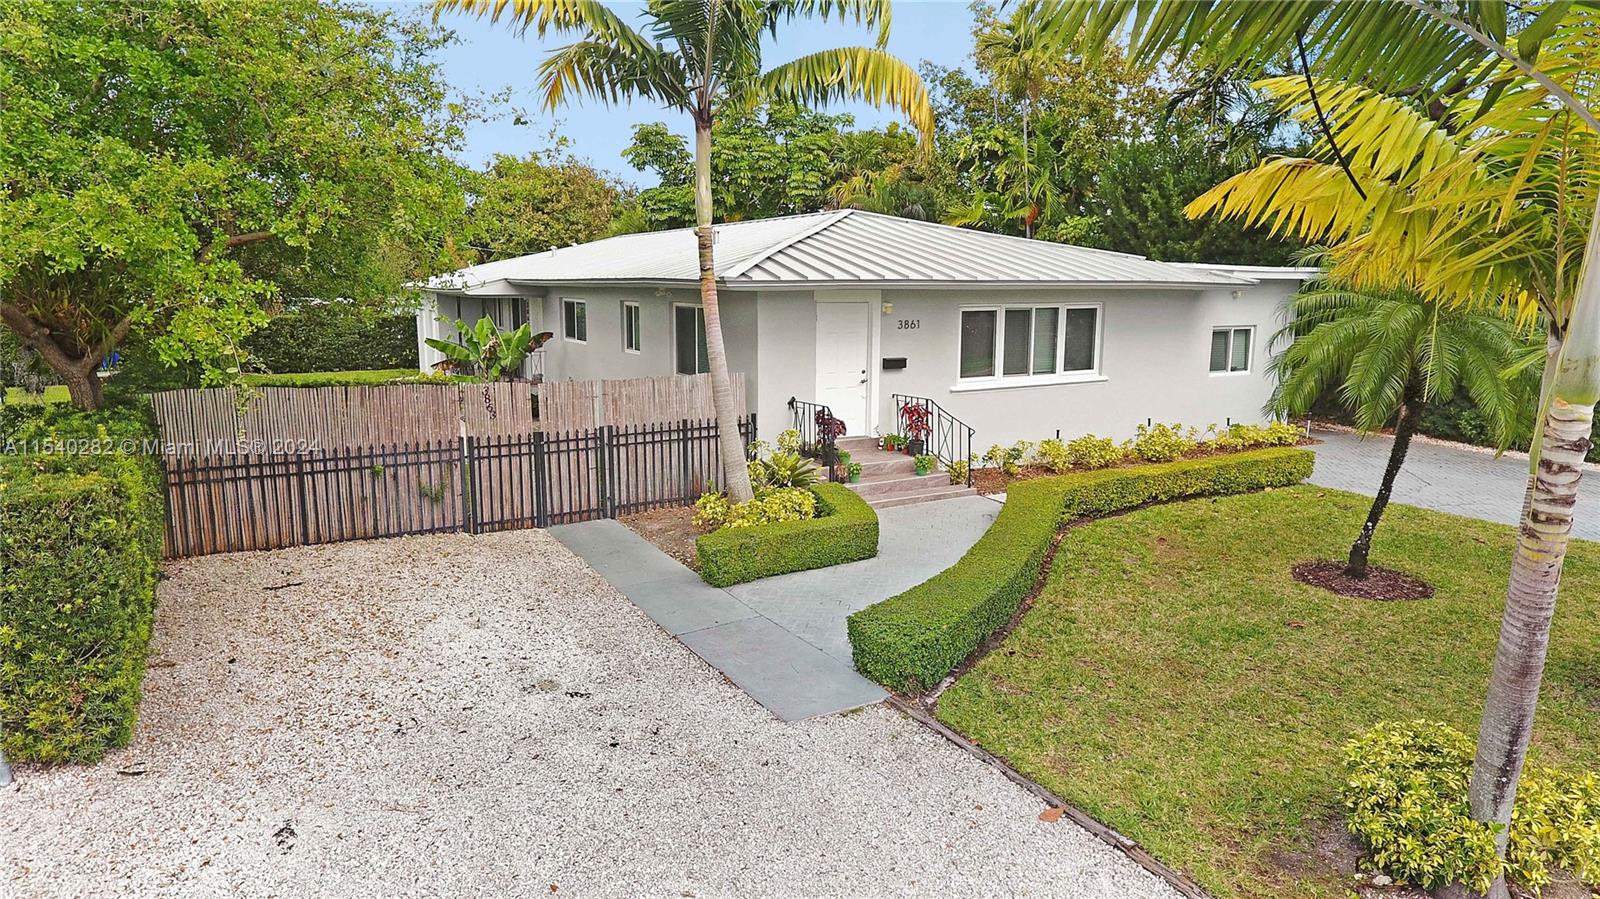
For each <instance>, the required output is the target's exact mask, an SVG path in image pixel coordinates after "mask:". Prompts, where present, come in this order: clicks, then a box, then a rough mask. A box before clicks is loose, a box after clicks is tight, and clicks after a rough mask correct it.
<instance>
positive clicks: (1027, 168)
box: [975, 0, 1057, 237]
mask: <svg viewBox="0 0 1600 899" xmlns="http://www.w3.org/2000/svg"><path fill="white" fill-rule="evenodd" d="M1038 11H1039V7H1038V4H1037V3H1036V2H1033V0H1029V2H1025V3H1023V4H1022V5H1021V6H1019V7H1017V9H1016V11H1015V12H1013V13H1012V14H1011V18H1009V19H1007V20H1005V21H1004V22H1001V23H999V24H998V25H996V26H995V27H994V28H991V29H989V30H987V31H984V32H983V33H981V34H979V35H978V39H977V46H976V49H975V53H976V55H977V56H978V57H979V58H980V59H987V60H988V62H989V66H990V70H991V71H992V72H993V73H994V77H995V80H996V81H998V82H999V86H1000V87H1001V88H1002V89H1003V90H1004V91H1005V92H1006V93H1007V94H1009V95H1010V99H1012V100H1014V101H1017V102H1020V103H1021V104H1022V159H1021V164H1020V166H1019V167H1020V168H1021V170H1022V195H1023V197H1024V198H1025V199H1026V205H1025V207H1024V210H1023V214H1022V226H1023V233H1024V235H1025V236H1027V237H1032V236H1033V223H1034V222H1035V221H1037V220H1038V218H1039V213H1040V209H1039V205H1040V204H1039V202H1038V200H1037V199H1036V198H1035V197H1034V193H1033V153H1032V152H1031V148H1030V147H1029V140H1028V138H1029V134H1028V130H1029V125H1030V124H1031V121H1030V120H1031V119H1032V118H1033V104H1034V102H1035V101H1036V100H1037V99H1038V96H1039V92H1040V91H1041V90H1043V89H1044V79H1045V75H1046V74H1047V73H1048V71H1049V67H1050V64H1051V63H1052V62H1053V61H1054V60H1055V59H1056V58H1057V56H1056V54H1054V53H1053V52H1051V49H1050V48H1049V47H1048V46H1047V45H1046V44H1045V43H1044V42H1043V41H1042V40H1041V36H1040V33H1039V25H1040V21H1039V18H1038V15H1037V14H1038Z"/></svg>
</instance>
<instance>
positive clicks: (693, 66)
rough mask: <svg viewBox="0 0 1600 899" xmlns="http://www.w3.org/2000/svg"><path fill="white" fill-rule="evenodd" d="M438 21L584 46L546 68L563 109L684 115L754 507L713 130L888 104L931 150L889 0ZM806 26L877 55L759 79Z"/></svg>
mask: <svg viewBox="0 0 1600 899" xmlns="http://www.w3.org/2000/svg"><path fill="white" fill-rule="evenodd" d="M435 9H436V11H443V10H461V11H464V12H467V13H471V14H475V15H478V16H489V17H490V19H491V20H492V21H499V19H500V18H501V16H502V15H505V16H506V17H507V18H508V19H509V24H510V25H511V26H512V27H514V28H518V29H523V30H525V29H527V28H530V27H531V28H534V29H536V30H537V32H538V34H539V35H540V36H543V35H544V34H545V33H546V32H548V31H551V30H554V31H557V32H561V33H565V34H572V35H575V36H576V37H577V40H575V41H574V42H573V43H571V44H568V45H566V46H564V47H561V48H559V49H556V50H554V51H553V52H551V54H550V55H549V56H548V57H546V58H545V60H544V61H543V62H542V63H540V65H539V86H540V90H541V91H542V92H543V94H544V101H545V104H546V106H548V107H549V108H551V109H554V108H556V107H558V106H560V105H561V104H562V103H563V102H565V101H566V99H567V97H568V95H569V94H573V93H582V94H587V95H589V96H591V97H594V98H596V99H598V100H600V101H601V102H603V103H609V104H615V103H619V102H623V101H626V100H632V99H646V100H652V101H655V102H657V103H660V104H662V105H663V106H665V107H666V108H668V109H674V110H677V111H679V112H683V113H686V114H687V115H688V116H689V117H690V119H691V120H692V121H693V123H694V136H695V142H694V147H695V178H694V180H695V190H694V206H695V236H696V243H697V245H698V254H699V261H700V300H701V305H703V306H704V307H705V321H706V359H707V362H708V365H709V367H710V369H711V372H710V373H711V394H712V400H713V404H714V405H715V407H716V412H717V426H718V431H719V439H720V441H721V448H722V459H723V487H724V489H726V490H727V492H728V495H729V496H730V497H732V498H733V499H734V500H735V501H742V500H747V499H750V498H751V496H752V495H753V494H752V491H751V487H750V474H749V471H748V469H747V467H746V465H745V448H744V446H743V443H742V441H741V440H740V439H739V428H738V410H736V409H734V406H733V390H732V387H731V384H730V381H729V378H728V357H727V353H726V351H725V349H724V345H723V340H722V317H721V314H720V311H719V307H718V305H717V276H716V268H715V262H714V260H713V257H712V249H713V234H712V227H711V222H712V219H713V217H714V212H713V210H712V208H711V126H712V124H713V123H714V122H715V121H716V117H717V115H718V113H719V111H720V110H722V109H745V110H747V109H751V108H754V107H755V106H756V105H758V104H760V103H763V102H776V103H794V104H797V105H815V104H822V103H827V102H829V101H835V100H841V99H846V98H857V99H862V100H866V101H867V102H869V103H873V104H876V105H883V104H888V105H890V106H893V107H896V108H898V109H900V110H901V111H902V112H904V113H905V115H906V116H907V118H909V119H910V120H911V122H912V124H913V125H915V126H916V128H917V129H918V131H920V132H921V134H922V137H923V141H924V142H927V141H929V140H931V135H932V133H933V111H932V108H931V107H930V106H929V104H928V93H927V89H926V88H925V87H923V84H922V79H921V78H920V77H918V75H917V73H916V70H915V69H913V68H911V67H910V66H908V65H906V64H905V63H904V62H902V61H901V60H899V59H897V58H896V57H894V56H892V55H891V54H889V53H888V52H887V51H885V50H884V45H885V43H886V42H887V40H888V36H889V20H890V4H889V0H837V2H834V0H649V3H648V4H647V5H646V6H645V8H644V11H643V13H642V16H643V18H644V19H645V20H646V24H645V27H644V29H643V30H638V29H635V28H634V27H632V26H631V25H629V24H627V23H626V22H624V21H623V20H622V19H621V17H619V16H618V15H617V14H616V13H615V12H613V11H611V10H610V9H607V8H606V7H605V6H604V5H603V4H602V3H600V2H599V0H509V2H508V0H436V6H435ZM802 16H809V17H816V18H819V19H823V20H828V19H838V20H840V21H847V20H848V21H854V22H856V23H857V24H860V25H863V26H865V27H868V28H874V27H875V28H876V29H877V44H876V46H873V47H841V48H837V49H833V50H822V51H818V52H816V53H811V54H809V55H806V56H802V57H800V58H799V59H796V60H793V61H791V62H787V63H783V64H782V65H778V66H774V67H773V68H770V69H765V70H763V68H762V58H761V55H762V48H761V40H762V37H763V36H765V35H771V34H775V33H776V32H777V29H778V26H779V25H781V24H784V23H786V22H788V21H790V20H792V19H795V18H798V17H802Z"/></svg>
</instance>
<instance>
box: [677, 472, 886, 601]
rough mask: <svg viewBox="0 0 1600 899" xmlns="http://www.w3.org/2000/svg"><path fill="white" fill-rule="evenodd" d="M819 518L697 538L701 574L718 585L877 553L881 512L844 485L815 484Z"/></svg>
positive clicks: (732, 529) (740, 529)
mask: <svg viewBox="0 0 1600 899" xmlns="http://www.w3.org/2000/svg"><path fill="white" fill-rule="evenodd" d="M811 491H812V492H813V493H815V494H816V496H817V517H816V518H812V519H810V520H807V521H781V522H778V523H776V524H763V525H758V526H756V527H748V528H726V529H724V530H720V531H714V532H712V533H710V534H704V535H702V536H701V537H700V538H699V539H698V540H696V541H695V549H696V551H697V553H698V555H699V557H700V577H702V578H704V579H705V582H706V583H708V584H711V585H712V586H714V587H728V586H732V585H733V584H742V583H744V582H745V581H753V580H755V579H757V578H763V577H772V576H773V575H775V574H788V573H789V572H791V571H805V570H807V569H810V568H826V567H827V566H829V565H841V564H843V563H845V562H856V561H859V560H861V559H870V558H872V557H873V556H875V555H877V554H878V513H876V512H874V511H873V510H872V507H871V506H869V505H867V502H866V500H864V499H862V498H861V497H860V496H859V495H857V494H856V492H855V491H854V490H851V489H850V488H849V487H846V486H844V485H843V484H817V485H814V486H813V487H812V488H811Z"/></svg>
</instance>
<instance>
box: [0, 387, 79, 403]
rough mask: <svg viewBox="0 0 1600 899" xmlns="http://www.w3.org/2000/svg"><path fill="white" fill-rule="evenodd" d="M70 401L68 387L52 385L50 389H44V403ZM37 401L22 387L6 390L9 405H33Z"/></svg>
mask: <svg viewBox="0 0 1600 899" xmlns="http://www.w3.org/2000/svg"><path fill="white" fill-rule="evenodd" d="M68 399H69V397H68V396H67V388H66V385H63V384H51V385H50V386H49V387H46V388H45V389H44V397H43V400H44V402H47V403H65V402H67V400H68ZM37 401H38V398H36V397H35V396H34V395H33V394H31V393H28V392H27V391H24V390H23V389H22V388H21V387H7V388H6V402H8V403H32V402H37Z"/></svg>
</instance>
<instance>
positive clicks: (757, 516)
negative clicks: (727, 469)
mask: <svg viewBox="0 0 1600 899" xmlns="http://www.w3.org/2000/svg"><path fill="white" fill-rule="evenodd" d="M816 517H817V497H816V494H813V493H812V492H811V491H810V490H806V489H805V488H803V487H774V488H772V489H769V490H765V491H763V492H762V493H761V495H760V496H757V497H756V498H755V499H753V500H750V501H749V502H744V503H735V504H733V506H732V508H731V509H730V510H729V512H728V519H727V521H726V522H724V523H723V525H722V526H723V527H725V528H753V527H756V526H758V525H763V524H773V523H775V522H780V521H805V520H807V519H811V518H816Z"/></svg>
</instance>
